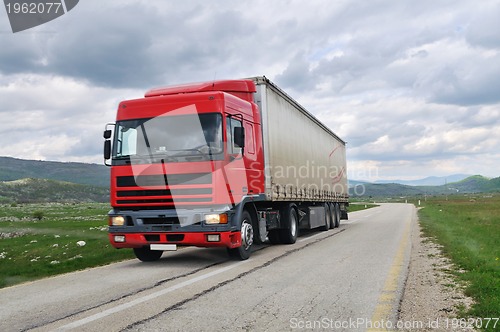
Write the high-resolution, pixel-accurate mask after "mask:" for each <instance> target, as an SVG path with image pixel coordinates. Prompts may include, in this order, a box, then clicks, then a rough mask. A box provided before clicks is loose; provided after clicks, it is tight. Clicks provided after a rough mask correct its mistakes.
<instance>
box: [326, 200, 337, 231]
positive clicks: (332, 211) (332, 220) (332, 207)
mask: <svg viewBox="0 0 500 332" xmlns="http://www.w3.org/2000/svg"><path fill="white" fill-rule="evenodd" d="M328 205H329V206H330V228H332V229H333V228H335V203H328Z"/></svg>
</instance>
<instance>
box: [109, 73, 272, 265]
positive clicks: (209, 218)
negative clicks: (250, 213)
mask: <svg viewBox="0 0 500 332" xmlns="http://www.w3.org/2000/svg"><path fill="white" fill-rule="evenodd" d="M254 92H255V85H254V83H253V82H252V81H251V80H231V81H217V82H208V83H195V84H190V85H182V86H175V87H170V88H160V89H154V90H151V91H148V92H147V93H146V94H145V98H142V99H136V100H128V101H123V102H121V103H120V104H119V106H118V111H117V118H116V124H115V125H114V135H113V145H112V148H111V141H110V138H111V133H110V130H109V129H108V130H107V131H105V138H108V139H107V141H106V145H105V150H106V151H105V155H106V156H105V158H107V160H109V161H108V164H109V165H110V166H111V193H110V195H111V206H112V210H111V211H110V213H109V240H110V242H111V244H112V245H113V246H114V247H115V248H133V249H134V251H135V253H136V255H137V257H138V258H139V259H141V260H144V261H148V260H156V259H158V258H159V257H160V256H161V253H162V250H174V249H176V248H177V246H199V247H226V248H228V249H229V250H230V251H231V250H233V249H236V250H240V251H241V250H242V249H239V248H241V247H242V246H243V247H245V246H246V247H250V246H251V244H252V242H253V228H252V227H244V225H243V227H242V225H241V222H238V219H239V220H241V213H243V212H242V211H239V210H238V209H237V208H236V207H237V205H238V204H240V203H241V202H242V201H244V200H253V199H258V197H259V195H260V193H262V192H264V188H263V186H264V174H263V154H262V142H261V139H260V137H261V135H260V132H261V128H260V126H261V122H260V116H259V111H258V108H257V106H256V105H255V104H254V103H253V93H254ZM238 213H239V214H240V215H238V216H237V214H238ZM243 249H244V248H243ZM243 251H244V250H243ZM236 254H238V253H236ZM243 256H245V255H243ZM243 258H245V257H243Z"/></svg>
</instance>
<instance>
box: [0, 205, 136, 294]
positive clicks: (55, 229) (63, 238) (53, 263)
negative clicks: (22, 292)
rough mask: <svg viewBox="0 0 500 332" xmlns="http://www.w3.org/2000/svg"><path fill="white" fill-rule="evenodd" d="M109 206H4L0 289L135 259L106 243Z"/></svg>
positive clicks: (0, 211) (0, 221)
mask: <svg viewBox="0 0 500 332" xmlns="http://www.w3.org/2000/svg"><path fill="white" fill-rule="evenodd" d="M109 209H110V208H109V204H105V203H103V204H101V203H88V204H85V203H83V204H62V203H44V204H19V205H16V204H12V205H6V204H4V205H1V206H0V288H1V287H6V286H10V285H14V284H18V283H22V282H26V281H30V280H34V279H39V278H43V277H47V276H52V275H56V274H61V273H66V272H70V271H75V270H79V269H84V268H88V267H93V266H99V265H104V264H108V263H110V262H114V261H119V260H123V259H127V258H133V257H134V256H133V253H132V251H131V250H116V249H114V248H113V247H111V246H110V244H109V242H108V239H107V212H108V211H109Z"/></svg>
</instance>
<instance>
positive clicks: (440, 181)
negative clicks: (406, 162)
mask: <svg viewBox="0 0 500 332" xmlns="http://www.w3.org/2000/svg"><path fill="white" fill-rule="evenodd" d="M470 176H472V174H453V175H449V176H429V177H426V178H423V179H419V180H379V181H375V183H399V184H404V185H408V186H441V185H445V184H447V183H453V182H458V181H462V180H464V179H466V178H468V177H470Z"/></svg>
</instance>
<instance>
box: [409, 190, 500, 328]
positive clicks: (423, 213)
mask: <svg viewBox="0 0 500 332" xmlns="http://www.w3.org/2000/svg"><path fill="white" fill-rule="evenodd" d="M422 206H423V207H424V208H423V209H421V210H420V211H419V219H420V223H421V225H422V228H423V231H424V233H425V234H426V235H427V236H430V237H432V238H434V239H435V241H436V242H438V243H439V244H441V245H443V250H444V254H445V255H446V256H448V257H450V258H451V259H452V261H453V262H454V263H455V264H456V266H457V267H458V268H459V269H462V270H464V271H465V272H457V271H456V272H455V274H456V275H457V277H458V278H459V279H460V280H462V281H464V282H465V284H466V285H467V288H466V294H467V295H469V296H471V297H473V298H474V300H475V301H476V303H475V304H474V305H473V307H472V308H471V310H470V311H468V312H465V313H464V315H466V316H472V317H478V318H495V317H499V316H500V196H499V195H495V196H492V195H480V194H478V195H476V196H475V197H465V196H450V197H449V198H448V199H445V198H444V197H440V198H429V199H428V200H427V201H425V202H422ZM497 328H500V322H499V323H498V324H497ZM487 330H491V331H493V330H494V329H491V326H490V327H489V328H488V329H487Z"/></svg>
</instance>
